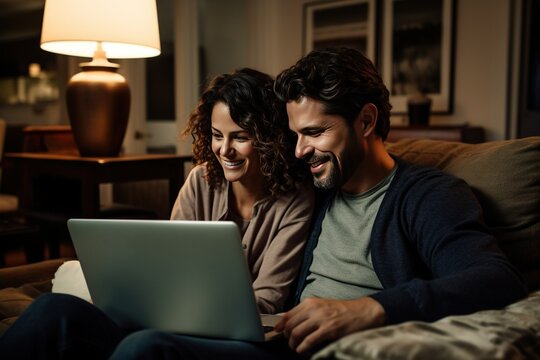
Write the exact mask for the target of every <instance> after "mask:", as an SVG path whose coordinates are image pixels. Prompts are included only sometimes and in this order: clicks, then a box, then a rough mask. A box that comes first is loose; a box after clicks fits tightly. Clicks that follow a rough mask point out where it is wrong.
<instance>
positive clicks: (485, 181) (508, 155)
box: [0, 137, 540, 360]
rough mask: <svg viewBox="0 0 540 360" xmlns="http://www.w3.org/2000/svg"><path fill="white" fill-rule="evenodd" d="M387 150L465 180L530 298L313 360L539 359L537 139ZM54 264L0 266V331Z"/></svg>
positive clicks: (388, 330) (354, 341)
mask: <svg viewBox="0 0 540 360" xmlns="http://www.w3.org/2000/svg"><path fill="white" fill-rule="evenodd" d="M387 149H388V150H389V152H390V153H392V154H394V155H396V156H399V157H401V158H403V159H405V160H407V161H410V162H414V163H419V164H423V165H431V166H436V167H438V168H440V169H442V170H443V171H445V172H448V173H450V174H453V175H455V176H458V177H461V178H463V179H464V180H465V181H467V183H468V184H469V185H470V186H471V188H472V189H473V191H474V193H475V195H476V196H477V197H478V200H479V202H480V204H481V205H482V207H483V209H484V213H485V221H486V223H487V225H488V226H489V227H490V228H491V230H492V231H493V233H494V234H495V236H496V237H497V239H498V240H499V244H500V246H501V248H502V249H503V250H504V251H505V253H506V254H507V255H508V257H509V259H510V261H511V262H512V263H513V264H515V265H516V267H517V268H519V269H520V270H521V272H522V273H523V275H524V277H525V279H526V280H527V283H528V285H529V290H530V295H529V296H528V297H527V298H526V299H523V300H521V301H519V302H517V303H515V304H512V305H510V306H508V307H507V308H504V309H498V310H489V311H480V312H477V313H474V314H470V315H462V316H450V317H447V318H444V319H441V320H439V321H436V322H434V323H423V322H407V323H403V324H399V325H393V326H385V327H381V328H378V329H373V330H369V331H362V332H358V333H354V334H351V335H349V336H347V337H344V338H342V339H340V340H337V341H335V342H333V343H331V344H329V345H328V346H327V347H325V348H324V349H322V350H321V351H319V352H318V353H316V354H315V355H314V356H313V358H314V359H317V360H322V359H433V358H437V359H510V358H511V359H535V358H538V359H540V137H529V138H524V139H515V140H506V141H492V142H487V143H482V144H464V143H458V142H446V141H437V140H427V139H407V140H400V141H398V142H395V143H389V144H387ZM62 262H63V260H62V259H56V260H49V261H46V262H41V263H36V264H29V265H23V266H19V267H12V268H4V269H0V333H2V332H3V331H5V329H7V328H8V327H9V325H10V324H11V323H13V321H15V319H16V318H17V316H18V314H20V312H21V311H22V310H23V309H24V308H25V307H26V306H28V304H30V302H31V301H33V299H34V298H35V297H37V296H38V295H39V294H40V293H43V292H46V291H50V289H51V281H50V280H51V278H52V277H53V275H54V272H55V271H56V269H57V268H58V266H59V265H60V264H61V263H62ZM501 291H504V289H501Z"/></svg>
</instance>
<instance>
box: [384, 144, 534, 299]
mask: <svg viewBox="0 0 540 360" xmlns="http://www.w3.org/2000/svg"><path fill="white" fill-rule="evenodd" d="M387 149H388V151H389V152H390V153H391V154H394V155H396V156H399V157H400V158H402V159H404V160H407V161H410V162H412V163H417V164H421V165H428V166H436V167H438V168H440V169H441V170H443V171H445V172H447V173H449V174H452V175H454V176H457V177H460V178H462V179H463V180H465V181H466V182H467V183H468V184H469V185H470V186H471V188H472V189H473V191H474V193H475V194H476V196H477V198H478V200H479V202H480V204H481V205H482V208H483V210H484V217H485V221H486V224H487V225H488V226H489V227H490V229H491V230H492V231H493V233H494V235H495V236H496V237H497V239H498V241H499V245H500V247H501V248H502V249H503V251H505V253H506V254H507V256H508V257H509V259H510V260H511V261H512V263H514V264H515V265H516V266H517V267H518V268H519V269H520V270H521V271H523V272H524V273H525V275H526V277H527V281H528V282H529V286H530V287H531V289H537V288H540V269H539V266H540V137H529V138H523V139H515V140H505V141H492V142H487V143H482V144H464V143H458V142H445V141H435V140H427V139H407V140H401V141H398V142H396V143H392V144H387Z"/></svg>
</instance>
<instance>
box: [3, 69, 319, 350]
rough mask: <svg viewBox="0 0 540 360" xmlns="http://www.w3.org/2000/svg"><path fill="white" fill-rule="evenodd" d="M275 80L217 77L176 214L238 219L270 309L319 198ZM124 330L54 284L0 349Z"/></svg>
mask: <svg viewBox="0 0 540 360" xmlns="http://www.w3.org/2000/svg"><path fill="white" fill-rule="evenodd" d="M272 85H273V81H272V78H271V77H269V76H268V75H266V74H263V73H260V72H258V71H255V70H251V69H242V70H239V71H236V72H234V73H232V74H227V75H221V76H218V77H216V78H215V79H214V80H213V81H212V83H211V84H210V85H209V87H208V88H207V89H206V91H205V92H204V93H203V95H202V97H201V99H200V101H199V104H198V106H197V108H196V109H195V110H194V112H193V113H192V114H191V116H190V120H189V126H188V128H187V130H186V132H185V134H191V135H192V136H193V139H194V143H193V153H194V159H195V163H196V166H195V167H194V169H193V170H192V171H191V172H190V174H189V175H188V178H187V180H186V182H185V184H184V186H183V187H182V189H181V190H180V193H179V195H178V199H177V201H176V204H175V206H174V208H173V211H172V214H171V219H172V220H178V219H183V220H230V221H234V222H235V223H236V224H237V225H238V228H239V229H240V232H241V233H242V243H243V246H244V249H245V255H246V258H247V261H248V264H249V269H250V271H251V275H252V278H253V288H254V290H255V295H256V298H257V303H258V306H259V309H260V310H261V312H263V313H275V312H280V311H283V310H284V303H285V300H286V298H287V296H288V295H289V291H290V287H291V285H292V283H293V281H294V278H295V276H296V273H297V270H298V268H299V266H300V263H301V260H302V259H301V257H302V250H303V246H304V240H305V238H306V236H307V232H308V227H309V222H310V217H311V213H312V208H313V193H312V190H311V183H310V181H308V180H307V179H308V177H307V176H305V175H304V174H306V175H307V169H305V168H303V167H302V165H300V163H299V162H298V161H297V160H296V159H295V158H294V155H293V148H294V139H293V138H292V133H291V132H290V131H289V129H288V125H287V124H288V120H287V116H286V112H285V105H284V104H282V103H280V102H279V101H278V100H277V98H276V97H275V95H274V93H273V91H272ZM303 179H306V180H305V181H304V180H303ZM306 181H307V183H306ZM308 184H309V185H308ZM127 335H129V334H128V333H127V332H126V331H125V330H124V329H121V328H119V327H118V326H117V325H116V324H115V323H114V322H113V321H112V320H111V319H110V318H108V317H107V316H106V315H105V314H104V313H103V312H101V311H100V310H99V309H98V308H96V307H95V306H94V305H92V304H90V303H88V302H86V301H83V300H80V299H78V298H77V297H74V296H68V295H64V294H48V295H45V296H42V297H40V298H38V299H37V300H36V301H35V302H34V303H33V304H32V305H31V306H30V307H29V308H28V309H27V310H26V311H25V312H24V313H23V314H22V315H21V316H20V318H19V319H18V320H17V321H16V322H15V323H14V324H13V325H12V326H11V327H10V328H9V329H8V330H7V331H6V333H4V335H3V336H2V337H1V338H0V355H1V356H2V357H5V358H12V357H13V358H37V356H38V355H39V356H40V358H47V357H49V358H55V359H56V358H92V359H98V358H107V357H109V356H110V354H111V353H112V352H113V351H114V350H115V349H116V348H117V346H118V345H119V344H121V342H122V340H123V339H124V338H125V336H127ZM131 335H132V336H133V335H135V336H136V335H137V334H134V333H132V334H131ZM169 336H173V335H172V334H169Z"/></svg>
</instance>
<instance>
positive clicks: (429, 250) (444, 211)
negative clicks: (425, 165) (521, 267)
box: [371, 170, 527, 324]
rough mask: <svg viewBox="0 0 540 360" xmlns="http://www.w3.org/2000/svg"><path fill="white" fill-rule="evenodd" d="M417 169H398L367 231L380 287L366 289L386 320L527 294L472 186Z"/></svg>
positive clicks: (457, 310)
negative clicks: (373, 226)
mask: <svg viewBox="0 0 540 360" xmlns="http://www.w3.org/2000/svg"><path fill="white" fill-rule="evenodd" d="M423 171H424V170H419V171H418V170H416V172H414V171H412V172H411V171H409V172H408V173H406V174H402V175H401V176H400V179H399V180H398V181H397V182H396V184H395V186H394V188H393V189H392V190H389V192H388V193H387V198H385V200H384V202H383V204H382V205H381V209H380V212H379V216H378V219H377V220H376V221H377V227H376V229H374V232H373V233H372V245H373V248H372V255H373V262H374V267H375V270H376V272H377V274H378V275H379V278H380V280H381V283H382V284H383V287H384V290H382V291H381V292H378V293H376V294H373V295H371V297H372V298H374V299H375V300H377V301H378V302H379V303H381V305H382V306H383V307H384V309H385V312H386V320H387V323H388V324H394V323H400V322H404V321H409V320H425V321H434V320H436V319H439V318H442V317H445V316H448V315H458V314H467V313H472V312H475V311H479V310H483V309H494V308H501V307H503V306H505V305H508V304H509V303H512V302H514V301H516V300H518V299H520V298H522V297H524V296H526V294H527V289H526V286H525V285H524V282H523V279H522V277H521V275H520V274H519V273H518V272H517V270H516V269H515V268H514V267H513V266H512V265H511V264H510V262H509V261H508V260H507V258H506V257H505V255H504V254H503V253H502V251H501V250H500V249H499V248H498V246H497V243H496V239H495V238H494V237H493V236H492V235H491V234H490V233H489V230H488V229H487V228H486V227H485V225H484V224H483V220H482V211H481V207H480V205H479V204H478V202H477V200H476V198H475V196H474V194H473V193H472V191H471V189H470V188H469V187H468V186H467V185H466V184H465V182H463V181H462V180H459V179H456V178H453V177H450V176H447V175H444V174H442V173H441V172H438V171H432V170H425V172H423Z"/></svg>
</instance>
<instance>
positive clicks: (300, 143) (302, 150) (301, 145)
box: [294, 135, 313, 159]
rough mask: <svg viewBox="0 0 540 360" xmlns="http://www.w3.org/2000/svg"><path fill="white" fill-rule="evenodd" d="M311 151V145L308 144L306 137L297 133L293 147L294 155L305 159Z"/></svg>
mask: <svg viewBox="0 0 540 360" xmlns="http://www.w3.org/2000/svg"><path fill="white" fill-rule="evenodd" d="M312 152H313V146H311V145H309V143H308V141H307V140H306V138H305V137H304V136H302V135H299V136H298V138H297V140H296V147H295V149H294V156H296V157H297V158H298V159H305V158H306V157H307V156H308V155H309V154H311V153H312Z"/></svg>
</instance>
